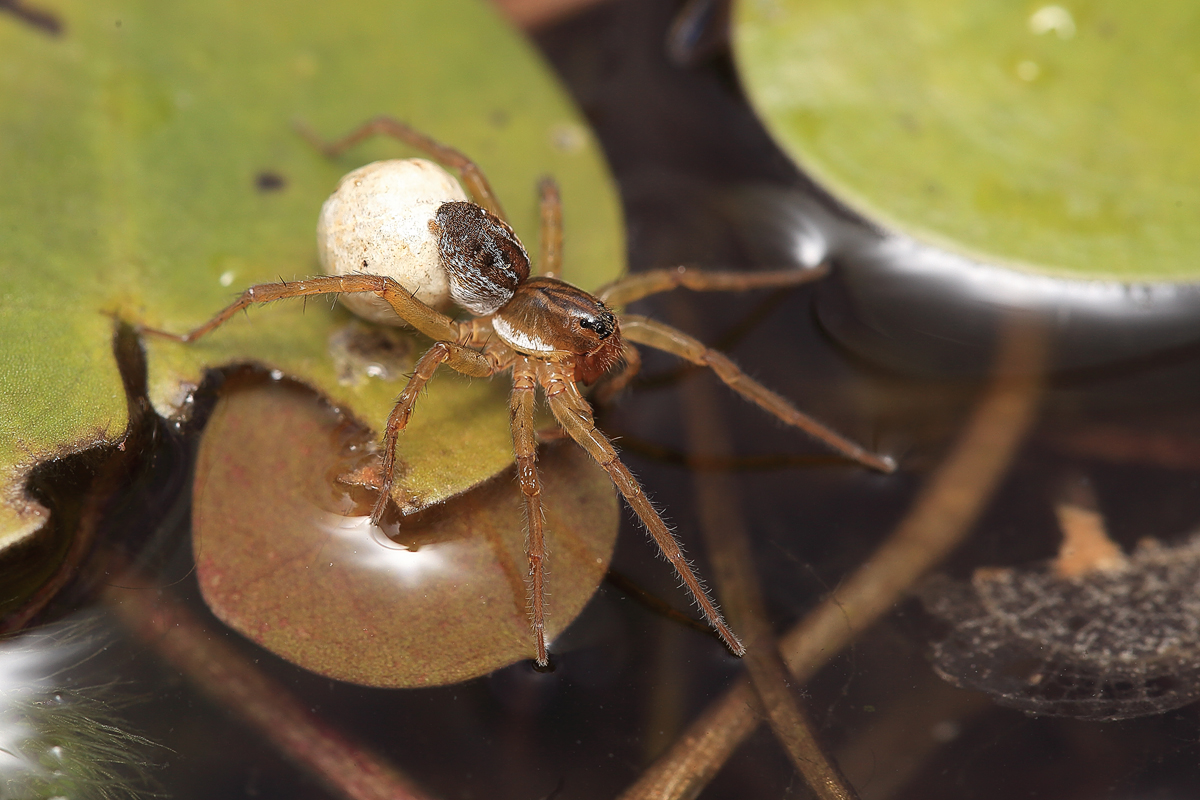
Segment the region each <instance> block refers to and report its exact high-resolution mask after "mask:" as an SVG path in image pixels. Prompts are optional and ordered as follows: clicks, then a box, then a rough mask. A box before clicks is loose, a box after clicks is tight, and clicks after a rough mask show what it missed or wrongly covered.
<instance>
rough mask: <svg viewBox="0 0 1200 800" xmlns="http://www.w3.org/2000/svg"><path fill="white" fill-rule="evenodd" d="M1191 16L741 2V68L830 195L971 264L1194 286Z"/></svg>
mask: <svg viewBox="0 0 1200 800" xmlns="http://www.w3.org/2000/svg"><path fill="white" fill-rule="evenodd" d="M1198 41H1200V11H1198V10H1197V7H1196V5H1195V4H1194V3H1189V2H1186V0H1165V1H1164V2H1160V3H1152V4H1149V5H1145V4H1142V5H1137V4H1130V3H1124V2H1120V0H1093V1H1090V2H1086V3H1065V4H1062V5H1053V4H1043V3H1011V2H1005V1H1004V0H981V1H980V2H973V3H942V2H932V0H902V1H901V2H886V3H885V2H880V1H879V0H851V2H845V0H745V2H741V3H738V4H737V12H736V24H735V46H736V56H737V62H738V66H739V70H740V72H741V75H742V79H743V81H744V84H745V86H746V89H747V92H748V94H749V96H750V99H751V102H752V103H753V105H754V106H755V108H756V109H757V111H758V112H759V114H760V115H761V117H762V118H763V120H765V122H766V124H767V126H768V128H769V129H770V130H771V132H772V134H773V135H774V136H775V138H776V140H777V141H778V142H779V143H780V144H781V146H782V147H783V148H784V149H785V150H786V151H787V152H788V153H789V154H790V155H791V156H792V157H793V158H794V159H795V160H796V162H797V163H798V164H799V165H800V166H801V167H802V168H803V169H804V170H805V171H806V172H807V173H809V174H810V175H812V176H813V177H814V178H815V179H816V180H817V181H818V182H819V183H820V184H822V185H823V186H824V187H825V188H827V189H828V190H829V191H830V192H831V193H832V194H833V195H834V196H836V197H837V198H838V199H839V200H841V201H843V202H844V203H846V204H847V205H849V206H850V207H851V208H853V209H855V210H856V211H858V212H859V213H861V214H862V215H864V216H865V217H866V218H868V219H870V220H873V221H876V222H879V223H881V224H883V225H884V226H885V227H888V228H891V229H892V230H895V231H898V232H901V233H906V234H908V235H910V236H913V237H915V238H916V239H919V240H922V241H924V242H927V243H930V244H934V245H936V246H939V247H942V248H944V249H947V250H950V251H952V252H956V253H959V254H961V255H965V256H967V257H968V258H971V259H973V260H976V261H980V262H983V263H989V264H1001V265H1006V266H1010V267H1015V268H1019V269H1023V270H1027V271H1033V272H1038V273H1041V274H1049V275H1055V276H1060V277H1073V278H1105V279H1117V280H1136V281H1189V280H1190V281H1194V280H1195V279H1196V278H1197V277H1198V276H1200V225H1197V224H1196V221H1197V219H1200V148H1197V147H1196V132H1197V130H1200V103H1198V102H1197V98H1198V97H1200V48H1198V47H1197V46H1196V43H1197V42H1198Z"/></svg>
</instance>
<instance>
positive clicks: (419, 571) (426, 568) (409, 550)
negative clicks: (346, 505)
mask: <svg viewBox="0 0 1200 800" xmlns="http://www.w3.org/2000/svg"><path fill="white" fill-rule="evenodd" d="M313 524H314V526H315V527H316V528H317V529H318V530H321V531H324V532H325V533H327V534H328V535H329V539H328V541H327V542H326V544H325V546H324V547H323V548H322V550H321V557H322V558H324V559H327V560H328V561H329V566H333V565H334V564H335V563H338V562H342V563H346V564H349V565H351V566H352V567H354V568H362V569H364V570H367V571H369V572H373V573H380V574H382V575H385V576H387V577H388V578H392V579H397V580H399V581H400V582H401V583H403V584H404V585H405V586H407V587H409V588H415V587H417V586H420V585H421V584H423V583H427V582H431V581H439V580H444V579H446V578H450V577H456V576H462V574H463V570H462V569H461V568H460V567H457V566H456V565H457V564H462V563H467V562H468V561H469V559H468V558H466V552H467V550H468V549H470V547H471V543H470V540H457V541H442V542H433V543H430V544H411V545H410V544H403V543H400V542H396V541H393V540H392V539H391V538H389V537H388V535H387V534H386V533H384V531H383V529H382V528H380V527H379V526H377V525H372V524H371V518H370V517H368V516H361V517H344V516H341V515H339V514H330V513H328V512H317V513H316V515H315V516H314V520H313Z"/></svg>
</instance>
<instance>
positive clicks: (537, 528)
mask: <svg viewBox="0 0 1200 800" xmlns="http://www.w3.org/2000/svg"><path fill="white" fill-rule="evenodd" d="M512 375H513V390H512V403H511V406H510V411H511V415H512V439H513V452H514V453H515V454H516V457H517V476H518V478H519V480H520V482H521V494H523V495H524V496H525V519H526V523H525V524H526V526H527V528H526V531H527V533H528V538H527V539H526V541H525V553H526V555H527V556H528V557H529V578H530V587H529V598H530V599H529V614H530V618H531V620H532V622H533V637H534V641H535V642H536V645H537V664H538V666H539V667H544V666H546V665H548V664H549V663H550V662H549V660H548V659H547V657H546V573H545V567H544V562H545V559H546V539H545V530H544V528H545V522H546V521H545V518H544V517H543V516H542V485H541V481H540V480H539V479H538V472H537V431H536V430H535V429H534V422H533V406H534V402H535V401H536V399H537V369H536V367H534V366H533V364H531V363H530V361H529V359H528V358H519V359H517V361H516V363H514V364H513V373H512Z"/></svg>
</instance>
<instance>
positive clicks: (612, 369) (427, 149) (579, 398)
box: [141, 117, 893, 666]
mask: <svg viewBox="0 0 1200 800" xmlns="http://www.w3.org/2000/svg"><path fill="white" fill-rule="evenodd" d="M302 133H303V134H304V135H305V136H306V138H309V139H310V141H312V142H313V144H314V145H316V146H317V147H318V149H320V150H321V151H322V152H324V153H325V154H326V155H328V156H330V157H333V156H336V155H337V154H339V153H341V152H342V151H344V150H346V149H347V148H349V147H351V146H353V145H355V144H357V143H359V142H361V141H363V140H364V139H367V138H369V137H371V136H374V135H385V136H390V137H393V138H396V139H399V140H400V141H402V142H404V143H406V144H408V145H409V146H411V147H413V148H414V149H416V150H418V151H420V152H422V153H424V154H425V155H427V156H429V157H431V158H432V159H434V160H435V161H437V162H439V163H441V164H443V165H445V166H447V167H449V168H451V169H456V170H457V171H458V172H459V175H460V177H461V179H462V182H463V183H464V184H465V186H466V191H467V194H468V195H469V196H470V197H471V199H472V200H473V202H465V201H451V202H443V203H441V204H440V205H439V206H437V208H436V213H435V214H434V216H433V218H432V219H431V220H430V221H429V222H428V227H429V230H430V232H431V233H432V234H433V236H434V237H435V239H436V243H437V258H438V261H439V262H440V265H441V268H442V269H444V270H445V272H446V275H447V277H448V280H449V286H450V296H451V298H452V299H453V300H454V301H455V302H456V303H457V304H458V305H459V306H460V307H461V308H462V309H464V310H466V311H468V312H470V314H471V315H472V316H470V317H469V318H465V319H453V318H451V317H449V316H447V315H446V314H443V313H441V312H440V311H438V310H436V309H435V308H433V307H431V306H429V305H426V304H425V303H423V302H421V301H420V300H418V299H416V297H415V295H414V293H413V292H412V291H410V289H408V288H405V287H404V286H402V285H401V284H400V283H398V282H397V281H396V280H394V279H393V278H390V277H382V276H379V275H369V274H357V273H356V274H343V275H322V276H317V277H312V278H305V279H302V280H295V281H287V282H283V281H281V282H278V283H266V284H259V285H257V286H252V287H250V288H249V289H246V290H245V291H244V292H243V293H242V295H241V296H240V297H239V298H238V299H237V300H235V301H234V302H232V303H230V304H229V305H228V306H227V307H225V308H224V309H222V310H221V311H220V312H219V313H217V315H216V316H214V317H213V318H212V319H211V320H209V321H208V322H206V323H204V324H203V325H201V326H199V327H197V328H195V329H194V330H192V331H190V332H188V333H185V334H173V333H169V332H167V331H161V330H157V329H153V328H145V327H143V328H142V329H141V330H142V331H143V332H144V333H149V334H154V335H157V336H164V337H167V338H170V339H173V340H175V341H179V342H192V341H195V340H196V339H199V338H200V337H201V336H204V335H205V334H207V333H209V332H211V331H213V330H214V329H216V328H218V327H220V326H221V325H223V324H224V323H225V322H226V321H228V320H229V319H230V317H232V316H234V315H235V314H236V313H237V312H239V311H241V310H243V309H245V308H247V307H248V306H251V305H254V304H258V303H270V302H273V301H275V300H283V299H287V298H293V297H308V296H310V295H318V294H354V293H363V294H365V293H370V294H374V295H376V296H377V297H379V298H381V299H382V300H383V301H384V302H386V303H387V304H388V305H389V306H390V307H391V309H393V310H394V311H395V313H396V315H397V316H398V317H399V318H400V319H401V320H402V321H403V322H406V323H408V324H409V325H411V326H412V327H413V328H415V329H416V330H418V331H420V332H421V333H423V334H425V335H426V336H428V337H429V338H430V339H432V340H433V345H432V346H431V347H430V348H429V349H428V350H426V351H425V353H424V354H423V355H422V356H421V357H420V358H419V359H418V360H417V362H416V365H415V367H414V369H413V373H412V376H411V377H410V378H409V380H408V384H407V385H406V386H405V387H404V391H403V392H401V394H400V397H399V399H398V400H397V401H396V405H395V407H394V408H393V410H392V413H391V414H390V415H389V417H388V421H387V427H386V429H385V431H384V435H383V450H382V465H381V467H380V475H381V485H380V486H379V498H378V500H377V501H376V502H375V505H374V507H373V509H372V512H371V520H372V522H374V523H376V524H379V522H380V521H381V520H382V518H383V515H384V512H385V511H386V510H387V507H388V503H389V502H391V501H390V498H391V489H392V484H393V481H394V472H395V466H396V465H395V449H396V440H397V438H398V437H399V435H400V432H401V431H403V430H404V428H405V426H406V425H407V424H408V420H409V417H410V416H411V415H412V412H413V407H414V405H415V403H416V400H417V397H418V396H419V395H420V392H421V389H422V388H423V387H424V386H425V384H426V383H427V382H428V381H429V380H430V379H431V378H432V377H433V375H434V373H435V372H436V371H437V368H438V367H439V366H442V365H443V364H444V365H446V366H448V367H450V368H451V369H454V370H456V371H458V372H461V373H463V374H464V375H469V376H472V377H478V378H487V377H491V376H493V375H496V374H498V373H501V372H511V373H512V384H513V388H512V396H511V402H510V409H511V418H512V423H511V429H512V440H513V451H514V454H515V457H516V464H517V475H518V480H519V482H520V487H521V491H522V494H523V495H524V500H525V507H526V511H527V514H526V525H527V533H528V538H527V547H526V549H527V554H528V557H529V594H530V601H529V616H530V621H531V624H532V628H533V636H534V639H535V647H536V654H537V655H536V659H537V663H538V665H540V666H546V665H547V664H548V657H547V649H546V636H545V620H546V599H545V560H546V549H545V538H544V524H545V523H544V518H543V516H542V510H541V488H540V483H539V479H538V471H537V464H536V461H537V438H538V437H537V430H536V428H535V424H534V406H535V402H536V394H537V390H538V388H539V387H540V388H541V390H542V394H543V395H544V396H545V398H546V401H547V403H548V404H549V406H550V410H551V412H552V413H553V414H554V418H555V419H556V420H557V421H558V424H559V425H560V426H561V427H562V429H563V430H564V431H565V432H566V434H567V435H569V436H570V437H571V438H572V439H574V440H575V441H576V442H577V443H578V444H579V445H580V446H581V447H583V448H584V449H585V450H586V451H587V452H588V453H589V454H590V455H591V456H592V457H593V458H594V459H595V460H596V461H597V463H599V464H600V466H601V467H603V468H604V469H605V470H606V471H607V472H608V474H609V476H610V478H611V479H612V482H613V483H614V484H615V485H616V487H617V489H618V490H619V491H620V492H621V494H622V496H624V498H625V500H626V502H628V503H629V506H630V508H632V509H633V512H634V513H635V514H637V516H638V518H639V519H640V520H641V521H642V524H644V525H645V526H646V529H647V531H649V533H650V535H651V536H652V537H653V538H654V541H655V542H656V543H657V544H658V547H659V548H660V549H661V550H662V553H663V555H664V556H665V557H666V558H667V560H668V561H670V562H671V565H672V566H674V567H675V570H676V571H677V572H678V573H679V577H680V578H681V579H682V580H683V583H684V585H685V586H686V587H687V588H688V591H689V592H691V594H692V597H693V598H695V601H696V603H697V605H698V606H699V607H700V610H701V611H702V612H703V614H704V617H705V618H706V619H707V620H708V623H709V624H710V625H711V626H712V627H713V629H714V630H715V631H716V632H717V634H718V635H719V636H720V638H721V639H722V640H723V641H724V642H725V644H726V645H727V646H728V647H729V649H730V650H731V651H733V652H734V653H735V654H737V655H739V656H740V655H742V654H744V653H745V647H744V646H743V645H742V643H741V642H740V641H739V640H738V637H737V636H736V635H735V634H734V633H733V631H732V630H731V629H730V628H729V626H728V625H727V624H726V623H725V620H724V619H723V618H722V616H721V612H720V611H719V610H718V608H717V606H716V604H715V603H714V602H713V600H712V598H711V597H709V595H708V592H707V591H706V590H705V588H704V586H703V584H702V583H701V581H700V579H699V578H698V577H697V576H696V573H695V571H694V570H693V569H692V567H691V565H690V564H689V563H688V561H687V559H686V558H685V557H684V555H683V551H682V550H681V549H680V546H679V543H678V541H677V540H676V539H675V536H674V534H673V533H672V532H671V530H670V528H668V527H667V525H666V523H665V522H664V521H663V518H662V516H660V515H659V513H658V511H657V510H655V508H654V506H653V504H651V502H650V500H649V499H648V498H647V497H646V494H645V492H644V491H643V490H642V487H641V485H640V484H639V483H638V481H637V479H636V478H635V477H634V476H633V474H632V473H631V472H630V471H629V469H628V468H626V466H625V465H624V464H623V463H622V462H621V459H620V457H619V456H618V455H617V451H616V449H615V448H614V447H613V445H612V443H611V442H610V441H609V440H608V438H607V437H606V436H605V435H604V434H603V433H601V432H600V431H599V430H597V428H596V425H595V422H594V420H593V416H592V407H591V405H590V404H589V403H588V401H587V400H586V399H585V398H584V396H583V394H582V393H581V391H580V388H579V384H581V383H582V384H585V385H588V384H593V383H596V382H597V381H598V380H599V379H601V378H605V381H604V383H603V384H601V388H602V391H603V392H604V393H605V394H606V395H610V396H611V395H612V394H613V393H615V392H616V391H618V390H619V389H621V388H623V387H624V386H625V385H627V384H628V383H629V381H630V380H631V379H632V378H633V377H634V375H635V374H636V372H637V370H638V367H639V366H640V363H641V359H640V356H639V355H638V352H637V350H636V348H634V347H633V344H634V343H636V344H641V345H645V346H648V347H653V348H656V349H659V350H663V351H666V352H668V353H672V354H674V355H676V356H679V357H680V358H683V359H685V360H687V361H689V362H691V363H693V364H697V365H700V366H703V367H709V368H711V369H712V370H713V371H714V372H715V373H716V374H717V376H718V377H720V379H721V380H722V381H724V382H725V383H726V385H728V386H729V387H730V388H731V389H733V390H734V391H735V392H737V393H738V394H740V395H742V396H743V397H745V398H746V399H748V400H750V401H751V402H753V403H756V404H757V405H759V406H761V407H762V408H763V409H765V410H766V411H767V412H769V413H770V414H773V415H774V416H776V417H778V418H779V419H780V420H782V421H783V422H785V423H787V424H789V425H793V426H795V427H797V428H800V429H802V430H804V431H806V432H807V433H809V434H811V435H812V436H814V437H816V438H817V439H819V440H821V441H822V442H824V443H825V444H827V445H828V446H830V447H831V448H833V449H835V450H837V451H839V452H841V453H843V454H844V455H846V456H847V457H849V458H851V459H853V460H854V461H857V462H859V463H861V464H864V465H866V466H868V467H871V468H874V469H878V470H883V471H891V470H892V469H893V462H892V461H891V459H888V458H886V457H880V456H877V455H874V454H872V453H870V452H868V451H866V450H865V449H863V448H862V447H860V446H858V445H856V444H854V443H853V442H851V441H849V440H847V439H845V438H844V437H842V436H840V435H838V434H837V433H835V432H833V431H832V430H830V429H829V428H827V427H825V426H824V425H822V424H820V423H819V422H817V421H815V420H813V419H812V418H811V417H808V416H807V415H805V414H803V413H801V412H800V411H799V410H797V409H796V408H795V407H794V406H793V405H792V404H791V403H789V402H788V401H787V400H785V399H784V398H783V397H781V396H780V395H778V394H776V393H774V392H772V391H771V390H770V389H767V388H766V387H765V386H763V385H762V384H760V383H758V382H757V381H755V380H753V379H752V378H750V377H749V376H748V375H746V374H745V373H744V372H742V371H741V370H740V369H739V368H738V367H737V366H736V365H735V364H734V363H733V362H732V361H731V360H730V359H729V358H728V357H726V356H725V355H723V354H722V353H720V352H717V351H715V350H712V349H710V348H708V347H706V346H705V345H703V344H702V343H701V342H700V341H698V340H697V339H695V338H693V337H691V336H688V335H687V334H685V333H683V332H682V331H679V330H676V329H675V328H672V327H670V326H668V325H664V324H663V323H661V322H655V321H654V320H651V319H649V318H647V317H643V316H637V315H633V314H618V313H617V312H616V311H615V310H614V309H618V308H621V307H623V306H625V305H626V304H627V303H630V302H632V301H634V300H639V299H641V298H644V297H647V296H649V295H652V294H656V293H658V292H664V291H668V290H670V289H675V288H678V287H685V288H688V289H692V290H696V291H743V290H748V289H759V288H770V287H782V286H792V285H795V284H799V283H803V282H805V281H809V280H812V279H813V278H815V277H819V276H820V275H821V274H823V271H822V270H799V269H790V270H782V271H771V272H757V273H730V272H707V271H698V270H695V269H688V268H685V267H678V268H675V269H662V270H652V271H649V272H643V273H639V274H636V275H630V276H627V277H624V278H621V279H619V280H617V281H615V282H613V283H610V284H609V285H607V286H605V287H604V288H602V289H600V290H599V291H597V292H596V293H595V294H590V293H588V292H585V291H583V290H582V289H579V288H577V287H575V286H572V285H571V284H569V283H566V282H565V281H562V280H560V279H559V278H558V277H556V276H557V274H558V272H559V268H560V264H561V243H562V213H561V204H560V200H559V193H558V188H557V186H556V184H555V183H554V182H553V180H551V179H549V178H546V179H543V180H542V181H541V183H540V184H539V195H540V209H541V242H540V244H541V247H540V258H539V263H538V274H536V275H532V274H531V271H530V259H529V256H528V254H527V252H526V250H525V248H524V246H523V245H522V244H521V242H520V240H519V239H518V238H517V236H516V234H515V233H514V232H513V230H512V228H511V227H509V225H508V223H507V222H506V221H505V218H504V212H503V210H502V209H501V207H500V204H499V202H498V201H497V199H496V196H495V194H494V193H493V192H492V189H491V186H490V185H489V183H488V181H487V178H486V177H485V176H484V174H483V171H482V170H481V169H480V168H479V167H478V166H477V165H476V164H475V163H474V162H473V161H471V160H470V159H469V158H467V157H466V156H465V155H463V154H462V153H460V152H459V151H457V150H455V149H454V148H452V147H448V146H446V145H444V144H441V143H439V142H437V141H434V140H433V139H431V138H429V137H428V136H426V135H424V134H422V133H420V132H418V131H416V130H414V129H413V128H411V127H409V126H408V125H405V124H404V123H402V122H399V121H397V120H394V119H391V118H389V117H378V118H376V119H373V120H371V121H370V122H368V123H366V124H365V125H363V126H362V127H360V128H358V129H357V130H355V131H353V132H352V133H350V134H349V135H347V136H345V137H344V138H342V139H340V140H338V141H335V142H332V143H325V142H322V141H320V140H319V139H317V138H316V137H315V136H314V135H312V134H311V133H308V132H305V131H302ZM618 365H622V366H621V367H620V368H618Z"/></svg>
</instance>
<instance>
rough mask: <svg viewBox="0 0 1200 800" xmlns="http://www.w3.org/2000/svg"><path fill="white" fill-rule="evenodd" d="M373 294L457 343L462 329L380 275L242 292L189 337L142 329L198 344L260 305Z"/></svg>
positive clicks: (425, 329)
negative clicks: (318, 297)
mask: <svg viewBox="0 0 1200 800" xmlns="http://www.w3.org/2000/svg"><path fill="white" fill-rule="evenodd" d="M351 292H373V293H374V294H376V295H377V296H379V297H381V298H383V300H384V301H385V302H387V303H388V304H389V305H390V306H391V307H392V308H394V309H395V310H396V313H397V314H398V315H400V317H401V318H402V319H403V320H404V321H405V322H407V323H408V324H409V325H412V326H413V327H414V328H416V329H417V330H419V331H420V332H421V333H423V334H425V335H426V336H428V337H429V338H430V339H438V340H448V341H452V342H453V341H457V340H458V339H459V338H460V327H461V326H460V325H459V323H457V322H455V321H454V320H452V319H450V318H449V317H447V316H446V315H445V314H443V313H441V312H440V311H436V310H434V309H432V308H430V307H429V306H427V305H425V304H424V303H422V302H421V301H420V300H418V299H416V298H415V297H413V296H412V295H411V294H409V293H408V290H407V289H405V288H404V287H403V286H401V285H400V284H398V283H396V281H394V280H392V279H391V278H385V277H381V276H378V275H319V276H317V277H313V278H304V279H303V280H297V281H280V282H278V283H260V284H258V285H257V286H251V287H250V288H249V289H247V290H246V291H244V292H242V294H241V296H240V297H239V298H238V299H237V300H234V301H233V302H232V303H230V304H229V305H227V306H226V307H225V308H223V309H221V310H220V311H218V312H217V313H216V315H215V316H214V317H213V318H212V319H210V320H209V321H208V322H206V323H204V324H203V325H200V326H199V327H197V328H194V329H192V330H190V331H188V332H187V333H183V334H179V333H170V332H169V331H164V330H159V329H158V328H147V327H140V328H139V329H138V330H139V331H140V332H141V333H148V334H153V335H155V336H161V337H164V338H166V339H173V340H174V341H177V342H185V343H186V342H194V341H196V340H197V339H199V338H200V337H201V336H204V335H206V334H208V333H211V332H212V331H214V330H216V329H217V328H219V327H221V326H222V325H224V324H225V323H226V322H228V321H229V319H230V318H231V317H232V316H233V315H234V314H236V313H238V312H239V311H241V310H243V309H245V308H248V307H250V306H252V305H256V304H259V303H272V302H274V301H276V300H287V299H289V298H292V297H311V296H312V295H317V294H349V293H351Z"/></svg>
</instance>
